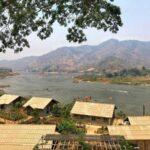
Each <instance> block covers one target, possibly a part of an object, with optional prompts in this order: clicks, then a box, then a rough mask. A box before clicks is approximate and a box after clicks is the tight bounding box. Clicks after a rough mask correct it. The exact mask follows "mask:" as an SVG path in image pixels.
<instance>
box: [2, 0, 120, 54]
mask: <svg viewBox="0 0 150 150" xmlns="http://www.w3.org/2000/svg"><path fill="white" fill-rule="evenodd" d="M112 1H113V0H0V52H5V51H6V49H8V48H9V49H13V50H15V52H19V51H22V50H23V48H24V47H29V46H30V45H29V42H28V40H27V37H28V36H29V35H30V34H31V33H32V32H36V34H37V36H38V37H39V38H40V39H42V40H44V39H46V38H48V37H50V36H51V34H52V32H53V25H54V23H55V22H57V23H58V24H59V25H60V26H63V27H67V28H68V34H67V40H68V41H69V42H71V41H73V42H79V43H80V42H83V41H85V40H86V36H85V34H84V31H83V30H84V29H86V28H88V27H90V28H96V29H98V30H99V29H102V30H104V31H107V30H109V31H111V32H113V33H116V32H117V31H118V30H119V26H122V21H121V17H120V16H121V11H120V8H119V7H118V6H116V5H114V4H112Z"/></svg>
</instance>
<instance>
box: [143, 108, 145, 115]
mask: <svg viewBox="0 0 150 150" xmlns="http://www.w3.org/2000/svg"><path fill="white" fill-rule="evenodd" d="M143 116H145V105H143Z"/></svg>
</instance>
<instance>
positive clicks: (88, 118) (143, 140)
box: [0, 94, 150, 150]
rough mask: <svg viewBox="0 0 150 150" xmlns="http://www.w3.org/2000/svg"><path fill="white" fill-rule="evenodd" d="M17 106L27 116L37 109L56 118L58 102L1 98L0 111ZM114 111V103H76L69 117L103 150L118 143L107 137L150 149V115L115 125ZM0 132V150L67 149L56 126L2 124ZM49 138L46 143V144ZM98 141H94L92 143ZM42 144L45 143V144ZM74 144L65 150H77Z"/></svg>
mask: <svg viewBox="0 0 150 150" xmlns="http://www.w3.org/2000/svg"><path fill="white" fill-rule="evenodd" d="M18 103H20V104H22V106H21V107H22V108H23V109H24V111H25V112H26V113H27V115H31V114H32V112H33V111H34V110H36V111H38V113H39V115H40V116H41V117H44V116H49V115H53V114H52V112H51V110H52V108H53V106H54V105H55V104H57V103H59V102H58V101H57V100H55V99H54V98H41V97H31V98H30V99H28V100H26V101H24V99H23V97H21V96H18V95H9V94H4V95H2V96H1V97H0V111H2V110H6V111H9V110H10V109H12V108H13V107H15V105H16V104H18ZM115 111H116V106H115V105H114V104H104V103H98V102H89V101H76V102H75V103H74V105H73V107H72V109H71V111H70V115H71V118H72V119H73V120H75V121H76V123H77V124H78V125H79V124H80V125H84V126H85V128H86V130H87V133H86V134H87V135H86V136H87V139H88V138H91V137H90V136H92V138H91V139H96V141H97V140H99V146H101V147H99V148H102V147H103V148H105V149H109V148H110V146H112V149H113V148H114V147H113V146H115V144H116V142H114V143H113V142H112V141H108V137H109V139H110V137H120V136H121V137H123V138H124V139H125V140H127V141H130V142H132V143H133V144H135V145H136V147H137V148H139V149H140V150H150V116H128V117H127V118H126V119H124V120H123V119H122V122H121V123H119V124H114V122H115V119H116V116H115ZM103 126H105V128H106V130H107V132H103V133H102V132H101V133H99V130H100V129H101V128H102V127H103ZM0 133H1V138H0V150H1V149H4V150H5V149H11V150H31V149H35V148H37V147H38V149H51V150H54V149H61V148H62V149H63V146H64V142H63V145H61V144H60V142H59V140H58V139H59V138H62V137H61V135H60V133H58V132H57V131H56V125H55V124H51V125H50V124H49V125H33V124H30V125H26V124H22V125H21V124H13V125H12V124H1V125H0ZM104 136H107V138H106V139H107V140H106V141H104ZM44 137H46V138H44ZM53 137H54V138H53ZM56 137H57V138H56ZM58 137H59V138H58ZM102 137H103V138H102ZM63 138H64V137H63ZM68 138H69V137H68ZM46 139H47V141H46V142H45V140H46ZM91 139H90V140H91ZM102 139H103V140H102ZM100 140H102V141H100ZM43 141H44V142H43ZM56 141H57V142H56ZM96 141H93V143H94V142H96ZM40 142H42V144H41V143H40ZM71 142H72V140H71V141H70V142H68V141H67V143H69V144H70V147H69V146H68V149H67V148H66V150H70V149H71V148H72V149H73V150H76V149H77V147H76V146H75V143H74V144H73V143H72V144H71ZM104 142H105V143H104ZM112 143H113V144H112ZM54 145H55V146H54ZM96 145H97V144H96ZM71 146H72V147H71ZM73 146H74V148H73ZM104 146H105V147H104ZM58 147H59V148H58ZM115 148H116V149H120V150H121V147H119V146H118V145H117V144H116V147H115ZM79 149H80V148H79Z"/></svg>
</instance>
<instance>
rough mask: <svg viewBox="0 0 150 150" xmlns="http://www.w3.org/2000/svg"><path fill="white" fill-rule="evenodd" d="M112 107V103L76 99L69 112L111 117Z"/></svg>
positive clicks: (113, 106)
mask: <svg viewBox="0 0 150 150" xmlns="http://www.w3.org/2000/svg"><path fill="white" fill-rule="evenodd" d="M114 109H115V105H114V104H104V103H92V102H80V101H76V102H75V104H74V106H73V108H72V110H71V114H75V115H86V116H94V117H104V118H112V117H113V113H114Z"/></svg>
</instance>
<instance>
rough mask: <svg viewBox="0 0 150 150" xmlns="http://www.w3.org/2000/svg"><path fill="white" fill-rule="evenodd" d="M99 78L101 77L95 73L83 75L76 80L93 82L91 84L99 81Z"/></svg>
mask: <svg viewBox="0 0 150 150" xmlns="http://www.w3.org/2000/svg"><path fill="white" fill-rule="evenodd" d="M98 78H99V76H98V75H97V74H95V73H93V74H83V75H80V76H77V77H75V79H77V80H82V81H91V82H95V81H97V80H98Z"/></svg>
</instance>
